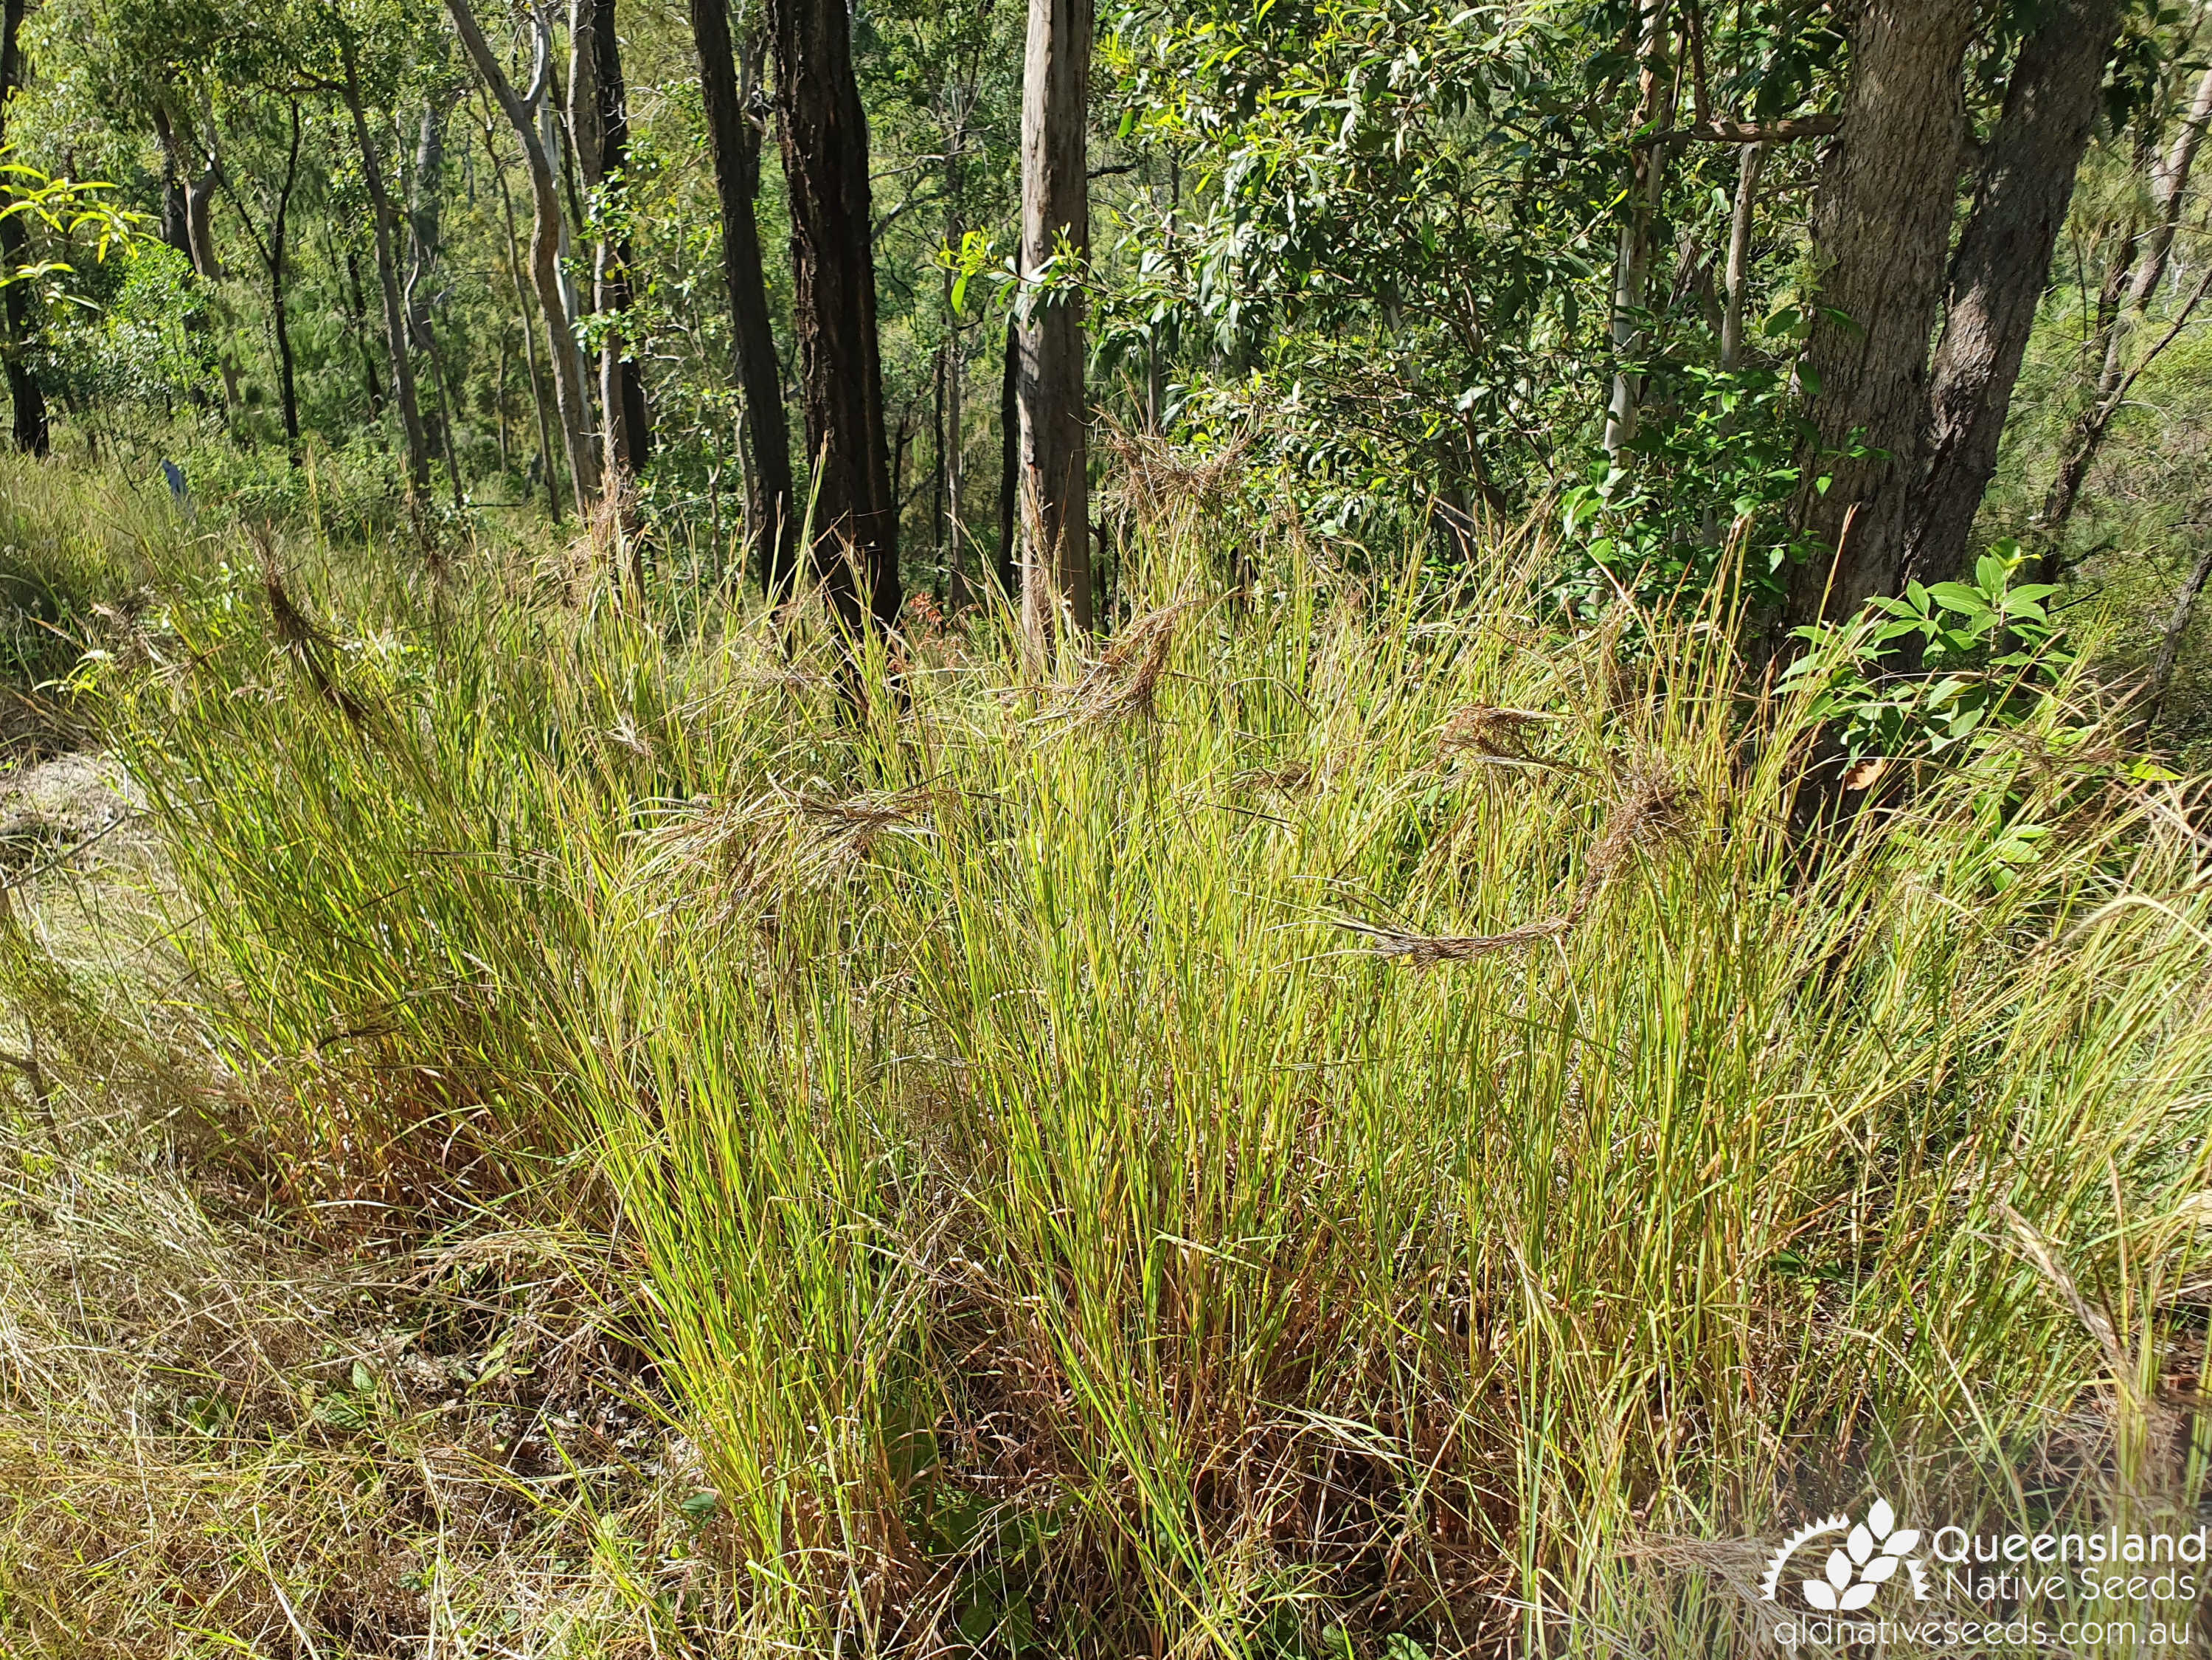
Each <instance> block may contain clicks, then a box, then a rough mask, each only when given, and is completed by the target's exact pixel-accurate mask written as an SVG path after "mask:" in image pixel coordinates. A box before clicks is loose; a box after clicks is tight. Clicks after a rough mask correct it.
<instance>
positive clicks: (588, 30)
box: [568, 0, 652, 477]
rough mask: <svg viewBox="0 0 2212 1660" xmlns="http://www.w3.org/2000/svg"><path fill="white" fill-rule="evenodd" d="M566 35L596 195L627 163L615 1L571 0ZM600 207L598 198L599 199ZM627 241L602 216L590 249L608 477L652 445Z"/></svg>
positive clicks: (575, 111) (627, 469)
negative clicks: (630, 330)
mask: <svg viewBox="0 0 2212 1660" xmlns="http://www.w3.org/2000/svg"><path fill="white" fill-rule="evenodd" d="M570 15H571V18H572V21H571V22H570V25H569V31H568V41H569V52H568V61H569V70H568V111H569V114H568V131H569V132H570V134H571V135H572V136H573V137H574V143H575V147H576V158H577V161H578V162H579V163H580V165H581V167H582V168H583V172H584V184H585V186H586V189H587V190H589V191H591V192H592V193H593V194H594V196H597V195H598V194H599V192H602V191H604V190H605V187H606V186H607V185H608V184H609V183H610V182H612V183H615V184H617V185H618V184H619V183H620V182H621V179H622V176H623V169H624V168H625V167H628V166H629V106H628V103H627V101H626V100H625V98H624V95H623V72H622V43H621V40H620V39H619V37H617V34H616V33H615V0H574V3H573V7H572V9H571V14H570ZM602 205H604V204H602ZM629 268H630V242H629V235H628V234H627V233H625V232H623V231H620V230H617V231H615V232H614V233H612V234H610V233H609V231H608V230H607V228H606V226H605V223H604V222H602V223H601V225H600V227H599V234H598V235H597V236H596V237H595V238H594V240H593V247H592V311H593V312H594V313H598V314H599V315H600V316H601V317H602V318H611V319H612V320H611V321H610V322H608V323H607V324H606V326H605V330H604V331H603V332H602V334H601V336H600V344H599V408H600V410H601V411H602V413H603V415H604V417H605V419H604V423H603V424H602V427H601V436H602V440H603V443H604V450H605V468H606V471H607V473H608V476H609V477H612V476H614V475H615V473H616V472H617V471H620V472H622V473H623V474H626V475H628V476H629V477H636V475H637V474H639V473H640V472H641V471H644V469H645V459H646V456H647V453H648V452H649V450H650V448H651V443H652V435H651V430H650V429H649V428H648V426H647V416H646V408H645V377H644V375H643V374H641V372H640V371H639V368H638V364H637V358H636V356H635V353H634V352H633V351H632V350H631V347H630V342H629V337H628V334H627V332H626V327H627V321H628V315H629V307H630V300H631V292H630V278H629Z"/></svg>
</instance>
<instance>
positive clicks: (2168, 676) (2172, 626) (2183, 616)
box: [2143, 520, 2212, 727]
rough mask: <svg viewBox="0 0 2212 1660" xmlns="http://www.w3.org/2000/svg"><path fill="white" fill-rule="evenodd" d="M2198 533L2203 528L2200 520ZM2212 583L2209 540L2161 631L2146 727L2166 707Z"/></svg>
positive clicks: (2147, 697) (2148, 693)
mask: <svg viewBox="0 0 2212 1660" xmlns="http://www.w3.org/2000/svg"><path fill="white" fill-rule="evenodd" d="M2198 529H2199V533H2200V534H2201V533H2202V530H2203V525H2202V521H2201V520H2200V521H2199V526H2198ZM2207 581H2212V541H2208V542H2206V544H2204V546H2203V549H2202V550H2199V551H2198V553H2197V562H2196V564H2195V565H2193V566H2191V568H2190V572H2189V579H2188V581H2185V582H2184V583H2183V584H2182V585H2181V592H2180V593H2179V594H2177V595H2176V596H2175V597H2174V601H2173V609H2172V611H2170V612H2168V613H2167V615H2166V626H2165V628H2163V629H2160V631H2159V638H2158V652H2157V654H2156V655H2155V656H2154V658H2153V659H2152V660H2151V666H2150V683H2149V685H2148V689H2147V690H2146V692H2145V696H2144V699H2143V724H2144V726H2146V727H2151V726H2155V725H2156V724H2157V722H2158V717H2159V714H2160V711H2161V710H2163V709H2164V708H2165V707H2166V692H2167V690H2169V689H2170V688H2171V687H2172V684H2173V666H2174V664H2175V663H2176V662H2177V661H2179V659H2180V656H2181V642H2182V639H2183V637H2184V636H2185V635H2187V634H2188V632H2189V624H2190V623H2191V619H2193V618H2194V617H2196V615H2197V600H2198V599H2201V598H2202V597H2203V593H2204V585H2205V583H2206V582H2207Z"/></svg>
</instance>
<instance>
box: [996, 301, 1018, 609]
mask: <svg viewBox="0 0 2212 1660" xmlns="http://www.w3.org/2000/svg"><path fill="white" fill-rule="evenodd" d="M1021 398H1022V337H1021V331H1020V329H1019V328H1018V327H1017V326H1016V325H1015V323H1014V319H1012V318H1011V317H1009V318H1008V319H1006V357H1005V366H1004V368H1002V369H1001V370H1000V375H999V591H1000V593H1003V594H1005V595H1006V601H1007V603H1008V604H1009V605H1019V604H1020V603H1021V598H1022V582H1021V560H1020V554H1019V552H1018V549H1017V548H1016V546H1015V543H1014V523H1015V514H1014V504H1015V503H1016V502H1018V501H1019V500H1020V499H1021V493H1022V466H1021V459H1022V402H1021Z"/></svg>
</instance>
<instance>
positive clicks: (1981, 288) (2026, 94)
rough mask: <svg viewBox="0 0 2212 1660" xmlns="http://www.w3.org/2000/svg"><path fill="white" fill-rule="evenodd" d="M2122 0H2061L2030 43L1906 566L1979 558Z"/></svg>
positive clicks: (1958, 320) (1936, 385)
mask: <svg viewBox="0 0 2212 1660" xmlns="http://www.w3.org/2000/svg"><path fill="white" fill-rule="evenodd" d="M2119 27H2120V8H2119V0H2058V3H2057V4H2056V5H2054V6H2053V7H2052V9H2051V10H2050V11H2048V12H2047V13H2046V14H2045V17H2044V19H2043V21H2042V22H2041V23H2040V24H2039V25H2038V27H2036V29H2035V31H2034V32H2033V33H2031V34H2030V35H2029V36H2028V38H2027V40H2026V42H2025V43H2023V45H2022V46H2021V52H2020V58H2019V61H2018V63H2017V64H2015V67H2014V70H2013V74H2012V82H2011V84H2010V85H2009V86H2008V88H2006V90H2005V102H2004V113H2003V114H2002V117H2001V118H2000V119H1999V120H1998V122H1997V128H1996V132H1995V133H1994V134H1993V135H1992V136H1991V137H1990V143H1989V147H1988V149H1987V151H1986V153H1985V155H1984V158H1983V162H1982V173H1981V179H1980V181H1979V184H1978V187H1977V189H1976V191H1975V193H1974V206H1973V211H1972V214H1971V215H1970V216H1968V218H1967V220H1966V230H1965V232H1964V234H1962V235H1961V236H1960V240H1959V250H1958V252H1957V253H1956V255H1954V258H1953V259H1952V263H1951V285H1950V294H1949V295H1948V301H1947V303H1946V305H1945V307H1944V321H1943V336H1942V340H1941V341H1940V342H1939V343H1938V344H1937V346H1936V362H1935V367H1934V370H1933V374H1932V377H1931V384H1930V386H1929V423H1928V429H1927V432H1926V435H1925V436H1924V438H1923V441H1922V447H1921V451H1920V458H1921V459H1920V482H1919V486H1918V488H1917V490H1916V491H1915V492H1914V495H1913V502H1912V509H1913V511H1912V518H1911V522H1910V523H1909V525H1908V528H1907V531H1906V542H1905V575H1906V576H1907V577H1908V578H1912V577H1917V578H1918V579H1919V580H1920V581H1923V582H1933V581H1943V580H1946V579H1948V578H1950V577H1953V576H1955V575H1960V574H1961V573H1962V572H1964V571H1966V569H1968V567H1969V566H1970V565H1971V564H1972V556H1971V544H1972V537H1973V529H1974V515H1975V514H1976V513H1978V511H1979V510H1980V508H1981V505H1982V495H1983V492H1984V491H1985V490H1986V489H1988V488H1989V483H1990V477H1992V476H1993V475H1994V474H1995V473H1996V466H1997V441H1998V438H1999V436H2000V435H2002V432H2003V430H2004V422H2005V415H2006V412H2007V410H2008V409H2009V408H2010V407H2011V404H2012V389H2013V383H2014V382H2015V380H2018V379H2019V377H2020V365H2021V357H2022V356H2024V355H2025V354H2026V352H2027V337H2028V333H2029V331H2031V330H2032V329H2033V327H2034V325H2035V313H2036V308H2037V307H2038V306H2039V305H2040V304H2041V303H2042V300H2043V290H2044V285H2045V282H2046V281H2047V280H2048V279H2049V277H2050V274H2051V250H2052V249H2053V248H2054V247H2056V246H2057V242H2058V231H2059V227H2060V226H2061V225H2063V223H2064V222H2065V219H2066V206H2067V204H2068V203H2069V201H2071V200H2072V199H2073V195H2074V175H2075V172H2076V171H2077V170H2078V169H2079V168H2080V167H2081V155H2082V152H2083V151H2084V150H2086V149H2087V148H2088V144H2089V130H2090V128H2091V127H2092V126H2093V125H2094V124H2095V121H2096V118H2097V105H2098V99H2099V94H2100V91H2101V90H2102V88H2103V85H2104V79H2105V60H2106V58H2107V57H2109V56H2110V55H2111V52H2112V45H2113V42H2114V40H2115V39H2116V38H2117V37H2118V33H2119Z"/></svg>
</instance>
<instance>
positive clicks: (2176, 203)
mask: <svg viewBox="0 0 2212 1660" xmlns="http://www.w3.org/2000/svg"><path fill="white" fill-rule="evenodd" d="M2207 125H2212V68H2207V69H2206V70H2205V71H2204V73H2203V75H2201V76H2198V77H2197V95H2196V96H2195V97H2194V98H2193V99H2191V100H2190V106H2189V110H2188V112H2187V113H2186V114H2185V115H2184V116H2183V117H2182V119H2181V130H2180V131H2179V132H2177V133H2175V134H2174V136H2173V146H2172V149H2169V150H2168V151H2167V152H2166V155H2164V156H2162V157H2160V159H2159V160H2158V161H2156V162H2155V163H2154V165H2153V167H2152V168H2151V179H2150V200H2151V222H2150V228H2149V229H2148V231H2147V232H2145V233H2144V234H2143V238H2142V246H2141V249H2140V251H2139V252H2138V255H2137V258H2136V270H2135V279H2134V281H2133V282H2131V283H2130V284H2129V285H2128V302H2127V307H2126V310H2125V311H2124V312H2123V313H2121V323H2120V326H2119V327H2118V328H2117V329H2115V330H2114V331H2112V338H2111V340H2110V342H2109V343H2108V344H2106V350H2105V368H2104V376H2105V379H2106V380H2108V381H2112V380H2118V379H2119V378H2120V375H2121V374H2123V373H2124V371H2125V368H2126V352H2125V348H2124V337H2125V334H2126V329H2127V320H2126V319H2128V318H2129V316H2130V315H2132V316H2136V317H2140V316H2142V313H2144V312H2146V311H2148V309H2149V308H2150V301H2151V296H2152V295H2154V294H2156V293H2157V292H2158V285H2159V283H2160V282H2161V281H2162V280H2164V278H2165V277H2166V262H2167V260H2168V259H2169V258H2171V257H2172V252H2173V235H2174V232H2175V231H2176V230H2178V229H2179V228H2180V225H2181V208H2182V203H2183V201H2184V199H2185V198H2186V196H2187V195H2188V192H2189V175H2190V173H2191V171H2192V170H2193V169H2194V168H2195V167H2196V165H2197V150H2198V149H2200V148H2202V146H2203V143H2204V130H2205V128H2206V126H2207Z"/></svg>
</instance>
